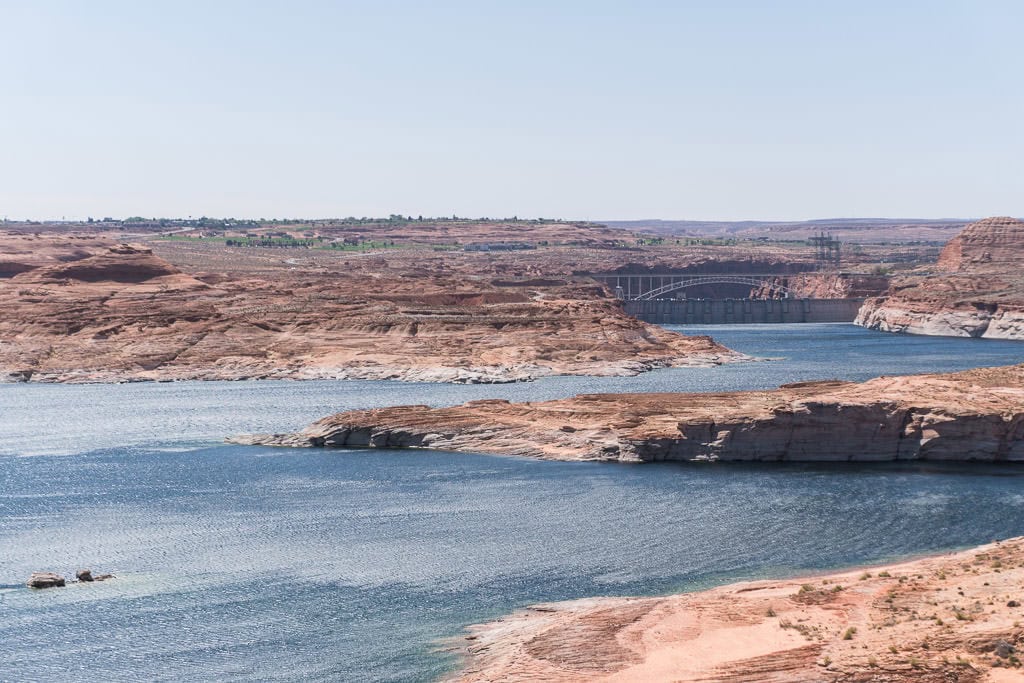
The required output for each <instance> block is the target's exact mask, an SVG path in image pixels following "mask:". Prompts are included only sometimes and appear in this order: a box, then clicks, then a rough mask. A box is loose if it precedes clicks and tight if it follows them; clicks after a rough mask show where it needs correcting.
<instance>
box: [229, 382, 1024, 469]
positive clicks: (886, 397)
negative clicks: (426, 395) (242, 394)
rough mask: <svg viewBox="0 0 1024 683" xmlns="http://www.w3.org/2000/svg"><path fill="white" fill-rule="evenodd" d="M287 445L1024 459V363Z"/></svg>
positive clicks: (644, 397)
mask: <svg viewBox="0 0 1024 683" xmlns="http://www.w3.org/2000/svg"><path fill="white" fill-rule="evenodd" d="M235 441H236V442H238V443H250V444H264V445H277V446H299V447H310V446H326V447H371V448H405V447H412V448H432V449H439V450H455V451H470V452H482V453H497V454H511V455H523V456H529V457H537V458H549V459H557V460H613V461H632V462H638V461H641V462H642V461H655V460H758V461H781V460H803V461H812V460H813V461H846V460H856V461H869V460H905V459H922V460H998V461H1003V460H1014V461H1019V460H1024V365H1016V366H1010V367H1003V368H993V369H978V370H970V371H967V372H961V373H955V374H945V375H911V376H906V377H880V378H877V379H874V380H870V381H868V382H864V383H853V382H806V383H800V384H792V385H784V386H782V387H780V388H779V389H776V390H773V391H748V392H733V393H714V394H591V395H582V396H577V397H575V398H571V399H562V400H557V401H546V402H539V403H509V402H507V401H503V400H487V401H474V402H470V403H466V404H464V405H461V406H455V407H451V408H428V407H426V406H403V407H397V408H380V409H375V410H362V411H350V412H346V413H339V414H337V415H334V416H331V417H327V418H324V419H323V420H320V421H319V422H316V423H314V424H312V425H310V426H309V427H308V428H306V429H305V430H303V431H301V432H298V433H294V434H275V435H258V436H250V437H239V438H237V439H235Z"/></svg>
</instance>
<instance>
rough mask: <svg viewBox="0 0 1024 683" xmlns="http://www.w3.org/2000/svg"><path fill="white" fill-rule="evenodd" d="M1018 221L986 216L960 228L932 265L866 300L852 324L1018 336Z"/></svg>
mask: <svg viewBox="0 0 1024 683" xmlns="http://www.w3.org/2000/svg"><path fill="white" fill-rule="evenodd" d="M1022 268H1024V222H1022V221H1019V220H1016V219H1014V218H987V219H985V220H982V221H978V222H977V223H972V224H971V225H969V226H967V227H966V228H964V230H963V232H961V233H960V234H959V235H957V236H956V237H954V238H953V239H952V240H950V242H949V244H947V245H946V247H945V248H944V249H943V251H942V253H941V255H940V256H939V260H938V262H937V264H936V266H935V268H934V269H933V270H932V271H931V272H928V273H923V274H915V275H911V276H907V277H904V278H900V279H898V280H896V281H894V282H893V284H892V286H891V287H890V289H889V292H888V293H887V294H886V295H885V296H882V297H877V298H873V299H869V300H868V301H866V302H865V304H864V306H863V307H862V308H861V310H860V313H859V314H858V316H857V321H856V322H857V324H858V325H863V326H864V327H868V328H871V329H877V330H882V331H886V332H908V333H911V334H932V335H947V336H959V337H986V338H992V339H1022V340H1024V275H1022V273H1021V271H1022Z"/></svg>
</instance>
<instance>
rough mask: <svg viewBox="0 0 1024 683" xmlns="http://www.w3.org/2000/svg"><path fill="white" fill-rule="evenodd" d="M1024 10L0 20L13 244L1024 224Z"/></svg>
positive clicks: (370, 8)
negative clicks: (24, 221) (99, 237)
mask: <svg viewBox="0 0 1024 683" xmlns="http://www.w3.org/2000/svg"><path fill="white" fill-rule="evenodd" d="M1022 27H1024V2H1021V1H1020V0H1006V1H1004V2H999V1H991V2H990V1H986V0H964V1H962V2H957V1H941V0H932V1H927V2H925V1H922V2H898V1H896V0H888V1H885V2H871V1H867V0H852V1H850V2H838V1H836V2H830V1H828V0H816V1H810V0H809V1H807V2H783V1H779V2H772V1H769V0H760V1H753V0H752V1H749V2H739V1H736V2H731V1H728V0H719V1H715V0H707V1H705V2H684V1H682V0H680V1H678V2H669V1H667V0H666V1H664V2H642V1H641V2H638V1H635V0H634V1H625V0H623V1H622V2H599V1H595V0H586V1H583V0H581V1H578V2H574V1H568V0H566V1H563V2H559V1H557V0H549V1H546V2H531V1H523V0H516V1H512V0H509V1H507V2H487V1H486V0H474V1H471V2H443V1H434V2H427V1H422V2H412V1H409V2H386V1H381V0H376V1H373V2H342V1H340V0H339V1H336V2H329V1H327V0H308V1H301V0H289V1H288V2H285V1H283V0H282V1H280V2H257V1H237V2H228V1H222V2H218V1H216V0H205V1H203V2H189V1H186V0H175V1H173V2H170V1H168V2H156V1H152V2H149V1H135V0H133V1H131V2H107V1H105V0H81V1H80V2H53V1H47V0H31V1H30V0H17V1H14V0H0V217H3V216H7V217H9V218H11V219H21V218H26V217H36V218H52V217H57V218H59V217H61V216H67V217H68V218H71V217H85V216H104V215H110V216H120V217H123V216H129V215H143V216H185V215H193V216H198V215H210V216H236V217H243V216H244V217H256V218H258V217H271V216H277V217H285V216H305V217H313V216H349V215H355V216H363V215H387V214H390V213H402V214H414V215H418V214H424V215H450V214H452V213H456V214H458V215H460V216H511V215H519V216H544V217H553V216H559V217H565V218H592V219H602V218H603V219H612V218H651V217H659V218H694V219H740V218H773V219H795V218H812V217H835V216H920V217H940V216H950V217H972V216H985V215H997V214H998V215H1003V214H1010V215H1017V216H1020V215H1024V44H1022V40H1021V36H1022Z"/></svg>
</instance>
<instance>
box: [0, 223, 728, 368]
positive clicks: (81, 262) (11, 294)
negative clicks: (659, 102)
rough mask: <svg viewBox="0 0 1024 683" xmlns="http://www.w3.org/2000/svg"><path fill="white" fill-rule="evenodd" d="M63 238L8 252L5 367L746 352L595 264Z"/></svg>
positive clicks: (437, 361) (2, 333) (323, 364)
mask: <svg viewBox="0 0 1024 683" xmlns="http://www.w3.org/2000/svg"><path fill="white" fill-rule="evenodd" d="M19 239H22V238H19ZM36 243H45V241H37V242H36ZM19 244H20V243H19ZM51 249H52V250H53V254H52V255H51V256H52V257H51V256H47V257H45V258H38V257H37V258H34V260H33V259H31V258H29V257H28V254H27V253H23V252H24V251H25V250H24V249H22V247H21V246H18V248H17V249H13V248H11V249H8V250H7V253H8V258H7V262H8V263H10V264H17V265H16V266H15V265H11V266H9V267H8V268H7V272H8V277H0V300H2V301H3V302H4V315H3V316H2V317H0V380H2V379H4V378H6V379H7V380H8V381H11V380H13V381H61V382H95V381H131V380H175V379H250V378H290V379H312V378H368V379H405V380H420V381H450V382H509V381H523V380H529V379H532V378H535V377H539V376H544V375H552V374H588V375H630V374H636V373H638V372H643V371H645V370H650V369H652V368H656V367H665V366H678V365H688V364H696V365H706V364H714V363H720V362H725V361H729V360H738V359H741V358H742V356H741V355H740V354H735V353H732V352H730V351H729V350H727V349H725V348H723V347H721V346H719V345H718V344H716V343H714V342H713V341H712V340H711V339H710V338H707V337H685V336H683V335H679V334H675V333H672V332H668V331H666V330H663V329H661V328H659V327H656V326H653V325H648V324H645V323H642V322H639V321H637V320H635V319H633V318H630V317H629V316H627V315H626V314H625V313H624V312H623V310H622V308H621V304H620V302H618V301H616V300H615V299H614V298H613V297H611V296H610V295H609V294H608V293H607V292H606V291H604V290H603V289H602V288H601V287H599V286H598V285H596V284H595V283H593V282H592V281H590V280H587V279H585V278H573V277H556V278H547V279H540V278H522V277H518V275H519V273H518V272H515V271H513V272H514V274H515V276H513V277H503V276H501V275H499V274H497V273H495V272H494V271H493V269H492V270H491V271H490V272H488V270H486V269H485V268H484V266H486V265H487V264H488V263H489V261H488V260H486V259H484V258H482V257H481V259H480V260H479V261H474V262H472V263H470V264H469V267H467V268H465V269H463V270H459V271H456V270H455V269H453V268H452V267H450V266H447V265H446V264H445V263H444V262H443V260H441V259H438V261H437V262H435V263H429V262H428V263H424V261H423V258H422V254H421V256H420V258H419V259H416V258H414V257H409V256H406V257H404V258H403V259H402V260H397V259H396V261H397V263H389V262H388V261H387V260H385V259H382V258H377V257H373V256H371V257H370V258H363V259H361V260H358V261H357V260H356V259H355V258H354V257H353V259H352V260H351V261H350V260H349V258H350V257H349V256H346V255H344V254H331V253H327V252H318V253H319V254H323V257H322V258H323V259H324V261H323V263H320V262H317V261H315V262H313V263H309V264H307V263H302V262H300V261H299V260H298V259H296V258H293V257H291V255H290V254H287V253H286V255H285V257H282V256H281V255H280V254H279V253H277V252H276V251H275V250H248V251H247V252H242V251H231V250H225V249H223V245H222V248H220V249H219V250H214V251H210V252H204V253H203V254H202V258H203V259H205V260H203V261H199V265H200V266H205V268H204V267H193V268H191V269H190V271H185V270H183V268H181V267H179V266H177V265H174V264H172V263H171V262H169V261H168V260H166V259H164V258H162V257H160V256H159V255H157V254H154V253H153V252H152V251H151V249H150V248H149V247H146V246H140V245H135V246H129V245H117V244H110V243H104V242H102V241H99V242H97V241H96V240H92V241H90V242H89V243H88V245H87V247H83V246H82V245H81V244H79V243H77V242H75V241H74V240H71V241H66V243H65V242H63V241H60V240H57V241H55V242H53V243H52V244H51ZM427 254H430V252H427ZM371 259H372V260H371ZM197 260H198V259H197ZM239 262H240V263H241V265H238V264H239Z"/></svg>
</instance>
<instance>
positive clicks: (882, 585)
mask: <svg viewBox="0 0 1024 683" xmlns="http://www.w3.org/2000/svg"><path fill="white" fill-rule="evenodd" d="M1022 561H1024V539H1020V538H1017V539H1011V540H1009V541H1004V542H1001V543H993V544H990V545H987V546H983V547H980V548H977V549H975V550H971V551H967V552H963V553H957V554H953V555H947V556H943V557H933V558H927V559H923V560H916V561H913V562H907V563H902V564H896V565H890V566H887V567H874V568H869V569H868V570H867V571H865V570H863V569H860V570H857V571H848V572H843V573H838V574H831V575H828V576H816V577H807V578H802V579H790V580H772V581H752V582H745V583H739V584H733V585H729V586H724V587H721V588H715V589H712V590H708V591H702V592H699V593H690V594H681V595H670V596H667V597H655V598H592V599H585V600H577V601H573V602H563V603H555V604H547V605H537V606H534V607H531V608H529V609H527V610H525V611H522V612H519V613H518V614H515V615H512V616H509V617H506V618H504V619H500V620H498V621H495V622H492V623H490V624H483V625H479V626H473V627H471V628H470V629H469V634H468V635H467V636H465V637H464V639H462V640H461V643H458V644H454V643H453V645H452V648H451V649H453V650H455V651H458V652H461V653H462V654H463V655H464V657H465V659H464V662H463V668H462V670H461V671H460V672H459V673H457V674H456V675H454V676H453V677H452V679H451V680H455V681H459V682H460V683H483V682H484V681H511V680H515V681H526V680H530V681H595V682H598V681H600V682H605V683H610V682H612V681H621V682H627V681H678V682H679V683H696V682H698V681H721V682H726V681H730V682H734V683H740V682H749V683H753V682H754V681H764V682H769V683H773V682H777V683H782V682H784V681H821V682H823V683H828V682H831V681H835V682H837V683H838V682H840V681H860V682H864V683H867V682H868V681H878V682H883V681H885V682H889V683H903V682H908V683H909V682H911V681H913V682H917V683H920V682H924V683H947V682H950V681H954V682H960V683H968V682H970V683H974V682H979V683H980V682H982V681H984V682H988V683H1000V682H1004V681H1020V680H1021V679H1022V678H1024V675H1022V674H1021V669H1020V667H1021V661H1020V652H1021V649H1022V648H1024V628H1022V627H1021V621H1022V620H1024V611H1022V609H1021V607H1020V600H1021V599H1022V598H1021V594H1022V593H1021V585H1022V582H1024V563H1022Z"/></svg>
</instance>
